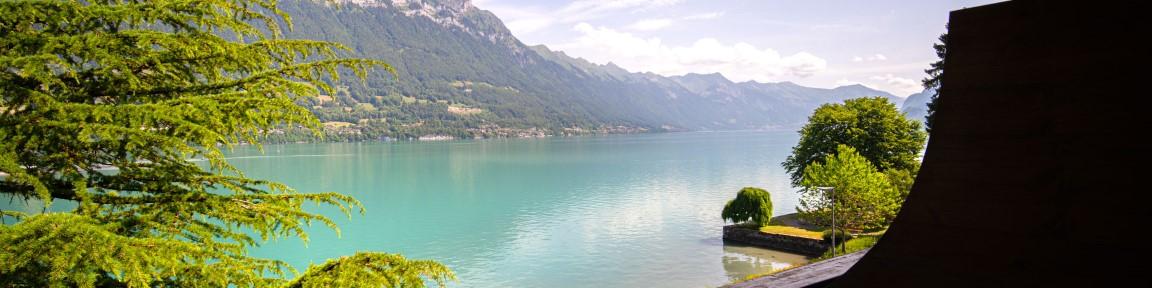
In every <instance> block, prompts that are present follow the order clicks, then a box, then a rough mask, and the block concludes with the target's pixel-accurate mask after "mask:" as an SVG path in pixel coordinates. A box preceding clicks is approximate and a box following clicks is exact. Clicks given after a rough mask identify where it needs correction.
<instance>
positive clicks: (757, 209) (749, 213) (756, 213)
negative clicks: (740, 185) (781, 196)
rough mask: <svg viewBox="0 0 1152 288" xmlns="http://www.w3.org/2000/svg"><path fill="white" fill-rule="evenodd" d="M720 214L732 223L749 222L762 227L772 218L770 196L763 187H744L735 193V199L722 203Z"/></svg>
mask: <svg viewBox="0 0 1152 288" xmlns="http://www.w3.org/2000/svg"><path fill="white" fill-rule="evenodd" d="M720 216H721V217H723V218H724V220H728V221H732V223H737V224H739V223H741V222H749V223H755V225H756V227H763V226H764V225H768V222H769V221H770V220H771V219H772V197H771V196H770V195H769V194H768V191H764V189H760V188H756V187H745V188H744V189H740V192H739V193H737V194H736V199H732V200H729V201H728V204H725V205H724V211H722V212H721V213H720Z"/></svg>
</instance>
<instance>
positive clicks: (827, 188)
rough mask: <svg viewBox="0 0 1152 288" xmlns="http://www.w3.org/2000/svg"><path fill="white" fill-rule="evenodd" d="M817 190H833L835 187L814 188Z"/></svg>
mask: <svg viewBox="0 0 1152 288" xmlns="http://www.w3.org/2000/svg"><path fill="white" fill-rule="evenodd" d="M816 189H817V190H834V189H836V187H816Z"/></svg>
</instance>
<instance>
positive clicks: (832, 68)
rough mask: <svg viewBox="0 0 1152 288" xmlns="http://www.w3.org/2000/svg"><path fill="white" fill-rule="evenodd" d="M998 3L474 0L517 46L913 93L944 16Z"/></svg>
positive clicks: (668, 69)
mask: <svg viewBox="0 0 1152 288" xmlns="http://www.w3.org/2000/svg"><path fill="white" fill-rule="evenodd" d="M995 2H999V1H991V0H955V1H912V0H904V1H890V0H879V1H820V0H813V1H795V0H794V1H777V0H707V1H704V0H598V1H597V0H564V1H561V0H548V1H541V0H474V1H473V4H474V5H476V6H477V7H479V8H480V9H485V10H490V11H492V12H493V13H496V15H497V16H499V17H500V19H502V20H503V21H504V23H505V25H507V26H508V27H509V29H511V30H512V33H513V34H514V35H515V36H516V37H517V38H519V39H520V40H521V41H523V42H524V43H525V44H529V45H535V44H544V45H547V46H548V47H550V48H552V49H553V50H561V51H564V52H565V53H567V54H568V55H570V56H574V57H580V58H584V59H587V60H589V61H592V62H594V63H599V64H605V63H608V62H613V63H615V64H617V65H619V66H621V67H623V68H625V69H627V70H629V71H632V72H654V73H657V74H662V75H668V76H671V75H682V74H685V73H713V72H719V73H721V74H724V75H725V76H727V77H728V78H729V79H731V80H733V81H737V82H742V81H749V80H752V81H758V82H781V81H791V82H795V83H797V84H801V85H805V86H813V87H825V88H831V87H836V86H841V85H848V84H864V85H866V86H869V87H872V88H876V89H880V90H884V91H888V92H891V93H893V94H896V95H897V96H902V97H903V96H908V95H909V94H911V93H915V92H918V91H920V90H921V88H920V79H922V78H924V72H923V70H924V68H926V67H927V66H928V63H930V62H932V61H934V60H935V58H936V56H935V54H934V52H933V50H932V43H934V42H935V41H936V38H937V36H939V35H940V34H941V33H943V32H944V24H945V23H946V22H947V19H948V12H949V11H952V10H957V9H962V8H964V7H975V6H980V5H985V4H989V3H995Z"/></svg>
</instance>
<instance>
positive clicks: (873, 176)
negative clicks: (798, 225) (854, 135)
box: [796, 145, 903, 230]
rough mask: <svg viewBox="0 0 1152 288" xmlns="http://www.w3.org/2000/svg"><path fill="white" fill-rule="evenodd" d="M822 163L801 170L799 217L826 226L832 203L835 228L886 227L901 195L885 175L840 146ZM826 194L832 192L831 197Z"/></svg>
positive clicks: (859, 156)
mask: <svg viewBox="0 0 1152 288" xmlns="http://www.w3.org/2000/svg"><path fill="white" fill-rule="evenodd" d="M823 162H824V163H813V164H812V165H809V166H808V167H807V168H806V169H804V179H803V181H802V182H801V186H802V187H804V190H802V191H801V195H800V205H799V207H797V208H796V209H797V210H798V212H799V214H800V217H801V219H804V221H807V222H809V223H814V224H817V225H823V226H827V225H829V224H831V222H832V221H831V217H832V203H833V201H835V203H836V223H837V227H844V228H845V229H849V230H875V229H880V228H883V227H884V226H886V225H887V224H888V223H889V222H890V221H891V220H892V219H893V218H895V217H896V212H897V211H899V209H900V205H901V204H903V198H900V193H899V192H898V191H896V188H894V187H893V185H892V184H891V183H890V182H888V177H886V176H885V175H884V173H881V172H879V171H876V168H875V167H873V166H872V164H871V163H869V162H868V159H865V158H864V157H863V156H861V155H860V154H859V153H857V152H856V149H854V148H852V147H849V146H847V145H840V146H839V147H838V149H837V153H836V154H832V155H828V156H826V158H825V159H824V161H823ZM816 187H834V191H825V190H821V189H816ZM829 193H831V194H834V195H835V199H832V196H831V195H828V194H829Z"/></svg>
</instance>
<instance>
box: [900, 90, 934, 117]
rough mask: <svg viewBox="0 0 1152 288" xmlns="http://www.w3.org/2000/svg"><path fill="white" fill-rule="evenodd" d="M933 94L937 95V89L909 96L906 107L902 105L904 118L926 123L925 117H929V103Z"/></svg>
mask: <svg viewBox="0 0 1152 288" xmlns="http://www.w3.org/2000/svg"><path fill="white" fill-rule="evenodd" d="M932 94H936V89H927V90H924V91H923V92H920V93H916V94H912V95H909V96H908V98H907V99H904V105H902V107H903V108H902V111H903V112H904V116H905V117H908V119H912V120H916V121H920V123H924V117H925V116H928V101H929V100H932Z"/></svg>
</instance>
